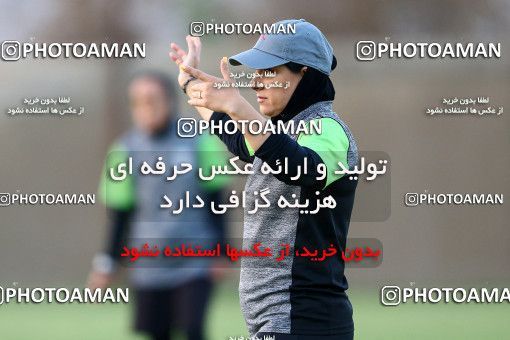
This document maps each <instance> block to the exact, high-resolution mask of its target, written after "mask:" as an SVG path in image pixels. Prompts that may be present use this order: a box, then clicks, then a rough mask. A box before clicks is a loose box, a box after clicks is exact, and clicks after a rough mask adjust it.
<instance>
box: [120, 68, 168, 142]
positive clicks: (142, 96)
mask: <svg viewBox="0 0 510 340" xmlns="http://www.w3.org/2000/svg"><path fill="white" fill-rule="evenodd" d="M129 97H130V102H131V111H132V115H133V121H134V123H135V125H136V126H137V127H138V128H140V129H141V130H142V131H145V132H146V133H148V134H153V133H156V132H157V131H159V130H161V129H162V128H163V127H164V126H165V125H166V122H167V121H168V118H169V107H170V103H169V102H168V99H167V98H166V95H165V91H164V89H163V87H162V86H161V85H160V84H159V83H158V81H156V80H154V79H152V78H150V77H142V78H138V79H135V80H133V82H132V83H131V84H130V86H129Z"/></svg>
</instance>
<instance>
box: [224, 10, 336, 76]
mask: <svg viewBox="0 0 510 340" xmlns="http://www.w3.org/2000/svg"><path fill="white" fill-rule="evenodd" d="M288 25H293V27H295V32H291V31H290V29H287V30H285V32H284V33H275V34H263V35H261V36H260V38H259V40H258V41H257V43H256V44H255V46H253V48H251V49H249V50H247V51H244V52H241V53H239V54H236V55H234V56H232V57H230V58H229V62H230V64H231V65H233V66H238V65H246V66H248V67H249V68H252V69H259V70H260V69H268V68H272V67H276V66H280V65H283V64H286V63H288V62H289V61H292V62H295V63H298V64H302V65H305V66H309V67H312V68H315V69H317V70H319V71H320V72H322V73H324V74H326V75H328V76H329V75H330V74H331V66H332V63H333V48H332V47H331V45H330V44H329V42H328V40H327V39H326V37H325V36H324V34H322V32H321V31H320V30H319V29H318V28H317V27H315V26H314V25H312V24H311V23H309V22H307V21H306V20H305V19H299V20H297V19H289V20H282V21H278V22H277V23H275V24H274V27H275V31H277V32H278V27H282V26H283V27H289V26H288ZM281 31H284V30H283V29H282V30H281Z"/></svg>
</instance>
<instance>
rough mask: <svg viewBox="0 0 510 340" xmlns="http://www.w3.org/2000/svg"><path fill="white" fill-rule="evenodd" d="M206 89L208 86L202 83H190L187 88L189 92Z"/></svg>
mask: <svg viewBox="0 0 510 340" xmlns="http://www.w3.org/2000/svg"><path fill="white" fill-rule="evenodd" d="M208 88H209V84H208V83H204V82H194V83H191V84H190V87H189V89H190V90H191V91H207V89H208Z"/></svg>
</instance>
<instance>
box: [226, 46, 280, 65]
mask: <svg viewBox="0 0 510 340" xmlns="http://www.w3.org/2000/svg"><path fill="white" fill-rule="evenodd" d="M228 61H229V62H230V64H231V65H233V66H239V65H245V66H248V67H249V68H252V69H256V70H263V69H267V68H272V67H276V66H280V65H283V64H286V63H288V62H289V61H288V60H285V59H283V58H280V57H277V56H275V55H272V54H270V53H267V52H264V51H261V50H258V49H256V48H252V49H249V50H247V51H244V52H241V53H238V54H236V55H234V56H232V57H230V58H228Z"/></svg>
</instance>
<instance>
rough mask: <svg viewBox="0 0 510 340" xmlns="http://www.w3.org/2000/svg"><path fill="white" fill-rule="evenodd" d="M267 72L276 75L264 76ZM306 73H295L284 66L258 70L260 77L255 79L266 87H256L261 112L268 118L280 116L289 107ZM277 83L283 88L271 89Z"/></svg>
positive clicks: (302, 71)
mask: <svg viewBox="0 0 510 340" xmlns="http://www.w3.org/2000/svg"><path fill="white" fill-rule="evenodd" d="M304 69H305V68H304ZM266 71H267V72H271V73H273V74H275V76H274V77H272V76H271V77H266V76H264V74H265V72H266ZM304 72H305V71H304V70H301V72H299V73H294V72H292V71H291V70H290V69H289V68H288V67H286V66H284V65H280V66H276V67H273V68H270V69H266V70H256V73H257V75H259V76H260V77H257V78H255V80H256V82H258V83H262V85H264V87H263V88H262V87H254V90H255V91H256V92H257V102H258V103H259V109H260V112H261V113H262V114H264V115H266V116H268V117H275V116H277V115H279V114H280V113H281V112H282V111H283V109H284V108H285V106H287V103H288V102H289V100H290V97H291V96H292V94H293V93H294V90H295V89H296V87H297V85H298V83H299V81H300V80H301V78H303V74H304ZM275 83H277V84H282V87H271V85H272V84H275Z"/></svg>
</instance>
